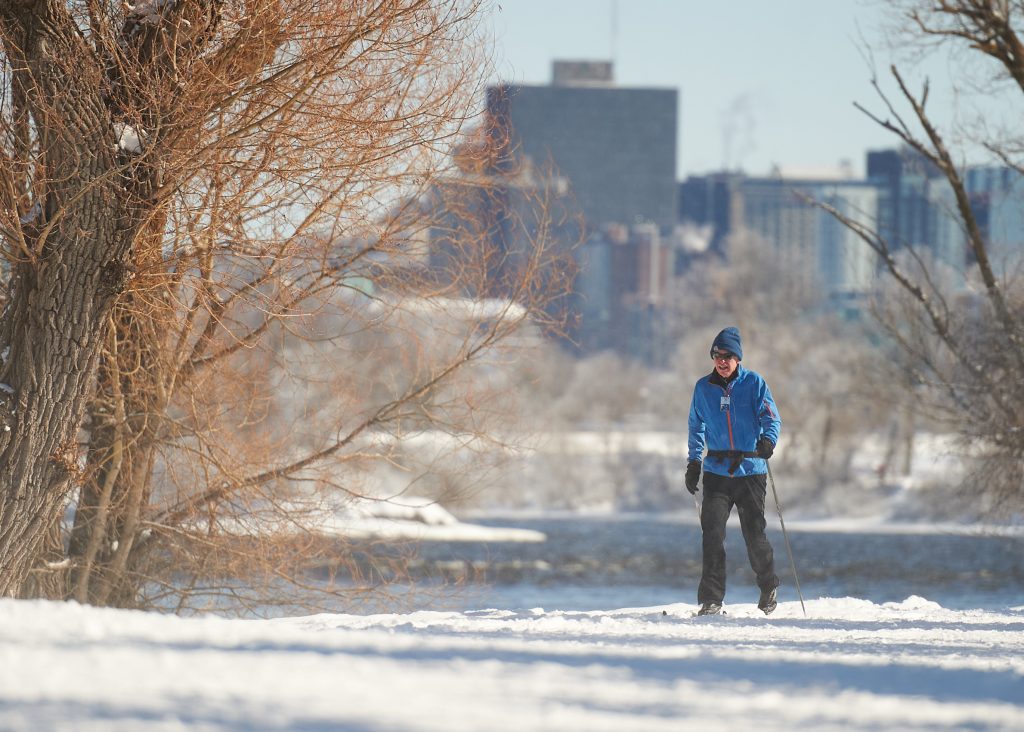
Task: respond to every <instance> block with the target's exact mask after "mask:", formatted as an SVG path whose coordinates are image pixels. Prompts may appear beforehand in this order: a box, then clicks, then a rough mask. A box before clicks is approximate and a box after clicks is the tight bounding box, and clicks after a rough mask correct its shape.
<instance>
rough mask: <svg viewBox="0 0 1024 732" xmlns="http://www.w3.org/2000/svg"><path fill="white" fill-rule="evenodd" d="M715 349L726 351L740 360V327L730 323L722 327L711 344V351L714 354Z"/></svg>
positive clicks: (741, 357) (741, 350)
mask: <svg viewBox="0 0 1024 732" xmlns="http://www.w3.org/2000/svg"><path fill="white" fill-rule="evenodd" d="M715 351H728V352H729V353H732V354H734V355H735V356H736V358H738V359H739V360H740V361H742V360H743V346H742V344H741V343H740V329H739V328H735V327H733V326H731V325H730V326H729V327H728V328H723V329H722V332H721V333H719V334H718V335H716V336H715V340H714V342H713V343H712V344H711V353H712V354H714V352H715Z"/></svg>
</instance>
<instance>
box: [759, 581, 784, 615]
mask: <svg viewBox="0 0 1024 732" xmlns="http://www.w3.org/2000/svg"><path fill="white" fill-rule="evenodd" d="M777 593H778V588H776V587H773V588H771V589H770V590H761V597H760V598H759V599H758V601H757V607H758V608H759V609H760V610H761V612H763V613H764V614H765V615H771V614H772V612H774V611H775V608H777V607H778V606H779V603H778V602H776V601H775V595H776V594H777Z"/></svg>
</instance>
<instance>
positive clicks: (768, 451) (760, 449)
mask: <svg viewBox="0 0 1024 732" xmlns="http://www.w3.org/2000/svg"><path fill="white" fill-rule="evenodd" d="M773 452H775V443H774V442H772V441H771V440H769V439H768V438H767V437H764V436H762V437H759V438H758V439H757V456H758V457H759V458H764V459H765V460H767V459H768V458H770V457H771V456H772V453H773Z"/></svg>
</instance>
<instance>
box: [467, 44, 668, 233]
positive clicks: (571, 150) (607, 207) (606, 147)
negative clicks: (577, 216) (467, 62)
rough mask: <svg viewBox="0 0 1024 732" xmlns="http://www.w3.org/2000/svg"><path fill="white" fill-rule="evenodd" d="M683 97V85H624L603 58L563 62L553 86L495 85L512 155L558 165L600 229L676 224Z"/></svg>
mask: <svg viewBox="0 0 1024 732" xmlns="http://www.w3.org/2000/svg"><path fill="white" fill-rule="evenodd" d="M677 103H678V93H677V91H676V90H675V89H658V88H640V87H620V86H616V85H615V83H614V81H613V78H612V64H611V63H610V62H603V61H598V62H595V61H555V63H554V68H553V80H552V83H551V84H549V85H543V86H540V85H525V84H500V85H498V86H494V87H491V88H489V89H488V90H487V110H488V114H489V116H490V118H491V120H492V124H493V127H492V131H491V134H492V135H493V136H494V137H495V139H496V140H497V143H496V144H498V145H499V146H501V147H502V148H503V149H504V150H505V151H506V153H508V154H509V155H508V158H507V159H508V160H509V161H511V160H518V161H519V162H522V161H523V160H524V159H528V160H529V161H530V163H532V165H533V166H534V167H540V168H543V167H545V166H547V165H548V164H552V165H554V166H555V167H556V169H557V170H558V172H559V174H561V175H562V176H564V177H565V178H567V179H568V180H569V184H570V186H571V190H572V194H573V196H574V197H575V199H576V202H577V204H578V205H579V207H580V210H581V212H582V214H583V216H584V219H585V220H586V222H587V225H588V226H589V227H590V228H592V229H596V228H598V227H600V226H602V225H603V224H607V223H610V222H614V223H620V224H627V225H632V224H638V223H653V224H655V225H657V226H658V227H659V228H661V229H663V230H664V229H668V228H670V227H672V226H673V225H674V224H675V223H676V119H677V111H676V107H677Z"/></svg>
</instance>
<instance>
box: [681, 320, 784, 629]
mask: <svg viewBox="0 0 1024 732" xmlns="http://www.w3.org/2000/svg"><path fill="white" fill-rule="evenodd" d="M711 358H712V359H713V360H714V369H713V370H712V371H711V373H710V374H708V375H707V376H705V377H703V378H702V379H700V380H699V381H698V382H697V384H696V386H694V389H693V398H692V400H691V401H690V418H689V440H688V447H689V457H688V462H687V465H686V489H687V490H688V491H689V492H690V493H691V494H693V495H696V494H697V490H698V486H697V483H698V480H699V479H700V473H701V468H702V467H703V469H704V503H703V507H702V509H701V516H700V528H701V531H702V533H703V552H704V566H703V573H702V574H701V578H700V586H699V587H698V588H697V602H699V603H700V606H701V607H700V610H699V611H698V613H697V614H698V615H718V614H719V613H721V612H722V602H723V600H724V599H725V524H726V522H727V521H728V519H729V513H730V512H731V511H732V507H733V506H734V505H735V506H736V510H737V512H738V513H739V517H740V530H741V531H742V532H743V540H744V541H745V542H746V545H747V557H748V558H749V559H750V566H751V568H752V569H753V570H754V572H755V573H756V574H757V586H758V587H759V588H760V590H761V596H760V598H759V599H758V602H757V606H758V607H759V608H760V609H761V610H762V611H763V612H764V614H765V615H768V614H770V613H771V612H772V611H773V610H775V608H776V606H777V602H776V599H775V595H776V589H777V588H778V586H779V578H778V576H777V575H776V574H775V561H774V555H773V552H772V546H771V544H769V543H768V537H767V536H765V533H764V532H765V527H766V525H767V522H766V521H765V518H764V507H765V498H766V495H767V472H768V464H767V463H766V462H765V461H766V460H767V459H768V458H770V457H771V456H772V452H773V451H774V450H775V445H776V444H777V443H778V441H779V430H780V428H781V427H782V420H781V419H779V410H778V408H777V407H776V406H775V400H774V399H773V398H772V393H771V390H770V389H769V388H768V384H767V383H765V380H764V379H763V378H762V377H761V376H760V375H759V374H757V373H756V372H754V371H750V370H749V369H745V368H743V366H741V365H740V361H742V360H743V347H742V344H741V342H740V332H739V330H738V329H737V328H733V327H729V328H725V329H723V330H722V332H720V333H719V334H718V335H717V336H716V337H715V340H714V342H713V343H712V344H711ZM705 448H707V457H706V458H704V460H703V465H702V462H701V459H702V456H703V454H704V449H705Z"/></svg>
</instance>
